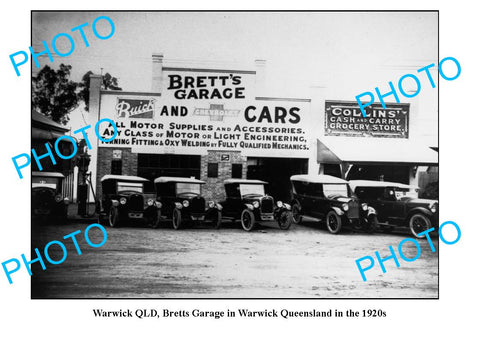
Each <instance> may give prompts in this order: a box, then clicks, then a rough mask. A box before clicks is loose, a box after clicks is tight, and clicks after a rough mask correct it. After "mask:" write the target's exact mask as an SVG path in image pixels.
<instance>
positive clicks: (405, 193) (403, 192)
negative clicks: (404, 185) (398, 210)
mask: <svg viewBox="0 0 480 340" xmlns="http://www.w3.org/2000/svg"><path fill="white" fill-rule="evenodd" d="M395 197H396V198H397V200H399V201H402V200H408V199H410V198H418V193H417V192H414V191H409V190H408V189H398V188H397V189H395Z"/></svg>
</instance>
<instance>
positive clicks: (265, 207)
mask: <svg viewBox="0 0 480 340" xmlns="http://www.w3.org/2000/svg"><path fill="white" fill-rule="evenodd" d="M261 204H262V206H261V212H262V214H270V213H273V198H271V197H264V198H262V202H261Z"/></svg>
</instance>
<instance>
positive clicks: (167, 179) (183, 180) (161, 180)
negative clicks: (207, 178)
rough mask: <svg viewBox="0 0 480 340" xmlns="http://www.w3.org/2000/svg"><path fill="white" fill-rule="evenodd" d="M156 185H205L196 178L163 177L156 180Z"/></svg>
mask: <svg viewBox="0 0 480 340" xmlns="http://www.w3.org/2000/svg"><path fill="white" fill-rule="evenodd" d="M154 182H155V183H168V182H178V183H196V184H205V182H204V181H201V180H199V179H196V178H189V177H168V176H162V177H157V178H155V181H154Z"/></svg>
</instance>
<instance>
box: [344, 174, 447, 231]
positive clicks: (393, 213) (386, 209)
mask: <svg viewBox="0 0 480 340" xmlns="http://www.w3.org/2000/svg"><path fill="white" fill-rule="evenodd" d="M350 186H351V187H352V190H354V192H355V194H356V195H357V196H358V198H359V199H360V200H361V202H365V203H367V204H368V205H371V206H372V207H374V208H375V209H376V210H377V214H378V221H379V224H380V226H381V228H382V229H384V230H391V229H393V227H394V226H408V227H409V228H410V231H411V233H412V234H413V235H414V236H415V237H418V234H419V233H421V232H422V231H425V230H427V229H429V228H431V227H436V226H438V201H436V200H430V199H419V198H418V193H417V192H416V190H418V188H417V187H414V186H410V185H406V184H402V183H394V182H381V181H367V180H355V181H350ZM420 236H421V237H425V236H424V235H420Z"/></svg>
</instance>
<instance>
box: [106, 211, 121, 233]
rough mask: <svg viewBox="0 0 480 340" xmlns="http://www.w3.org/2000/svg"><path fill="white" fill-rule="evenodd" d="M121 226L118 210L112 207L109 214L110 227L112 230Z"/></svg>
mask: <svg viewBox="0 0 480 340" xmlns="http://www.w3.org/2000/svg"><path fill="white" fill-rule="evenodd" d="M119 224H120V216H119V213H118V209H117V208H115V207H111V208H110V211H109V213H108V225H109V226H110V227H112V228H117V227H118V226H119Z"/></svg>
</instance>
